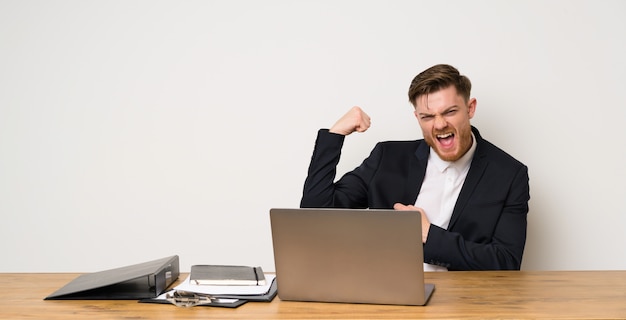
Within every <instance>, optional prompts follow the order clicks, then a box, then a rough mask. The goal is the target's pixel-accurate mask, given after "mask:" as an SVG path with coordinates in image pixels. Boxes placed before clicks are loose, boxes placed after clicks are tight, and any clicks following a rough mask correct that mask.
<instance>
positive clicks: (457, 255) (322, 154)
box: [300, 127, 530, 270]
mask: <svg viewBox="0 0 626 320" xmlns="http://www.w3.org/2000/svg"><path fill="white" fill-rule="evenodd" d="M472 131H473V133H474V136H475V137H476V142H477V146H476V152H475V153H474V157H473V158H472V162H471V166H470V169H469V172H468V173H467V177H466V179H465V183H464V184H463V187H462V189H461V193H460V194H459V197H458V199H457V202H456V205H455V207H454V211H453V213H452V217H451V220H450V225H449V226H448V229H447V230H445V229H442V228H440V227H437V226H435V225H431V228H430V231H429V233H428V239H427V241H426V243H425V244H424V261H425V262H427V263H430V264H436V265H440V266H444V267H447V268H448V269H449V270H499V269H512V270H519V269H520V265H521V262H522V255H523V252H524V245H525V243H526V224H527V222H526V215H527V213H528V200H529V199H530V194H529V185H528V168H527V167H526V166H525V165H524V164H522V163H521V162H519V161H517V160H515V159H514V158H513V157H511V156H510V155H508V154H507V153H505V152H504V151H502V150H500V149H499V148H497V147H496V146H494V145H493V144H491V143H490V142H488V141H486V140H484V139H483V138H482V137H481V136H480V133H479V132H478V130H477V129H476V128H474V127H472ZM344 138H345V137H344V136H342V135H337V134H333V133H330V132H328V130H326V129H322V130H320V131H319V132H318V135H317V140H316V143H315V149H314V151H313V156H312V158H311V164H310V166H309V171H308V177H307V179H306V181H305V184H304V192H303V197H302V200H301V203H300V206H301V207H303V208H304V207H306V208H320V207H335V208H372V209H391V208H393V205H394V204H395V203H397V202H399V203H402V204H415V200H416V199H417V195H418V192H419V190H420V188H421V186H422V182H423V180H424V176H425V174H426V165H427V164H428V155H429V153H430V147H429V146H428V145H427V144H426V142H425V141H424V140H416V141H388V142H380V143H378V144H377V145H376V147H375V148H374V150H372V152H371V154H370V156H369V157H368V158H367V159H365V160H364V161H363V163H362V164H361V165H360V166H359V167H357V168H356V169H354V170H353V171H351V172H348V173H346V174H345V175H344V176H343V177H341V178H340V179H339V180H338V181H336V182H334V179H335V174H336V166H337V163H338V162H339V157H340V154H341V147H342V146H343V141H344ZM416 232H421V230H416Z"/></svg>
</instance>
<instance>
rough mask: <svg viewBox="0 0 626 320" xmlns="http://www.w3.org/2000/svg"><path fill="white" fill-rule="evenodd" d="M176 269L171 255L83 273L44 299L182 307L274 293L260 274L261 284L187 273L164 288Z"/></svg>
mask: <svg viewBox="0 0 626 320" xmlns="http://www.w3.org/2000/svg"><path fill="white" fill-rule="evenodd" d="M221 267H228V266H221ZM179 268H180V267H179V258H178V256H177V255H174V256H170V257H166V258H162V259H158V260H154V261H149V262H144V263H139V264H134V265H130V266H126V267H121V268H116V269H110V270H105V271H100V272H95V273H88V274H83V275H81V276H79V277H77V278H76V279H74V280H72V281H70V282H69V283H67V284H66V285H65V286H63V287H61V288H60V289H58V290H56V291H55V292H53V293H52V294H50V295H49V296H47V297H45V298H44V300H139V302H146V303H173V304H175V305H177V306H185V307H189V306H194V305H198V306H200V305H202V306H218V307H229V308H234V307H238V306H240V305H242V304H244V303H246V302H248V301H266V302H269V301H272V300H273V299H274V297H275V296H276V294H277V287H276V281H275V276H274V275H267V276H265V275H263V274H262V273H261V275H263V276H264V277H265V282H264V284H263V285H198V284H195V283H196V282H194V283H191V282H190V277H191V275H190V276H189V277H187V279H185V280H184V281H183V282H182V283H181V284H179V285H177V286H176V287H174V288H172V289H168V288H169V287H170V286H171V285H172V284H173V283H174V281H176V280H177V279H178V277H179V275H180V269H179ZM256 268H258V267H256ZM256 268H254V269H255V270H256ZM192 270H193V269H192ZM258 270H260V268H258ZM261 272H262V271H261ZM257 283H261V282H257Z"/></svg>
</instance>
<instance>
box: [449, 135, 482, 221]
mask: <svg viewBox="0 0 626 320" xmlns="http://www.w3.org/2000/svg"><path fill="white" fill-rule="evenodd" d="M472 129H473V130H472V131H473V132H474V136H475V137H476V143H477V145H476V153H475V154H474V158H473V159H472V163H471V165H470V169H469V171H468V172H467V177H465V183H463V187H462V188H461V192H460V193H459V197H458V199H457V200H456V204H455V205H454V210H453V211H452V217H450V225H449V226H448V230H450V229H451V228H452V227H454V224H455V223H456V222H457V221H458V220H459V217H460V216H461V213H462V212H463V209H465V206H466V205H467V202H468V201H469V199H470V198H471V197H472V193H473V192H474V189H476V186H477V185H478V183H479V182H480V179H481V178H482V176H483V174H484V173H485V169H486V168H487V164H488V162H487V161H486V160H485V150H484V147H483V146H484V143H482V137H481V136H480V134H479V133H478V130H476V129H475V128H473V127H472Z"/></svg>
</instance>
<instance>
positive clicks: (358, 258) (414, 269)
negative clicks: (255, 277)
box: [270, 208, 435, 305]
mask: <svg viewBox="0 0 626 320" xmlns="http://www.w3.org/2000/svg"><path fill="white" fill-rule="evenodd" d="M270 222H271V231H272V241H273V249H274V263H275V268H276V282H277V285H278V297H279V298H280V299H281V300H293V301H316V302H344V303H369V304H395V305H425V304H426V302H427V301H428V299H429V298H430V296H431V295H432V292H433V291H434V287H435V286H434V285H433V284H425V283H424V265H423V262H424V258H423V245H422V236H421V235H422V233H421V218H420V215H419V212H413V211H394V210H374V209H284V208H273V209H270Z"/></svg>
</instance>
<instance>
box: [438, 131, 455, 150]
mask: <svg viewBox="0 0 626 320" xmlns="http://www.w3.org/2000/svg"><path fill="white" fill-rule="evenodd" d="M435 137H436V138H437V141H439V144H441V146H442V147H444V148H448V147H451V146H452V144H453V143H454V133H452V132H448V133H442V134H438V135H435Z"/></svg>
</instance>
